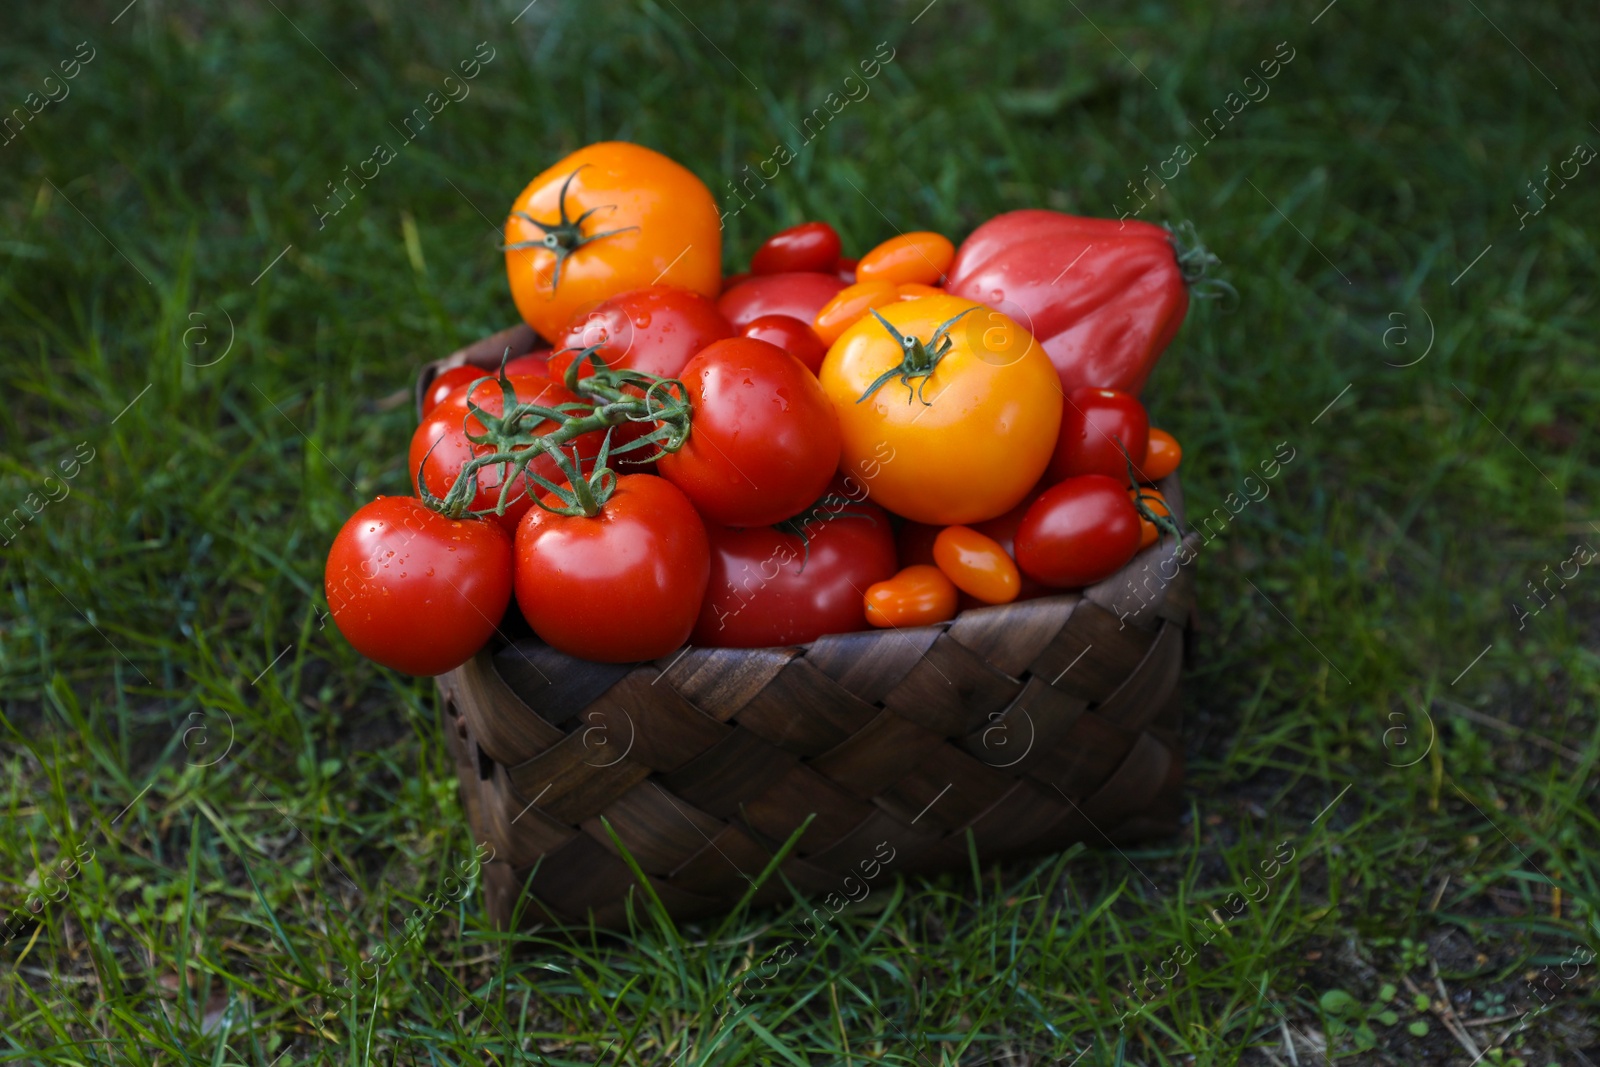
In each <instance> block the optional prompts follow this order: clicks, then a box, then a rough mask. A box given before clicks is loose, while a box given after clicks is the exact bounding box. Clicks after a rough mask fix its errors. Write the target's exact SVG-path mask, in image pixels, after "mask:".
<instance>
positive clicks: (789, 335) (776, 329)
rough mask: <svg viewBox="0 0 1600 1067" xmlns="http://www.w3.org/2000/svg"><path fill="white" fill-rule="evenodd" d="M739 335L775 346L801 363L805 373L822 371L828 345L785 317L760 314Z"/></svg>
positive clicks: (810, 329) (804, 327)
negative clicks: (803, 365) (806, 371)
mask: <svg viewBox="0 0 1600 1067" xmlns="http://www.w3.org/2000/svg"><path fill="white" fill-rule="evenodd" d="M739 332H740V333H742V334H743V335H744V336H746V337H754V338H755V339H756V340H757V341H765V342H767V343H768V344H771V345H777V346H778V347H779V348H781V349H783V350H784V351H785V352H787V353H789V354H790V355H791V356H793V357H794V358H795V359H798V360H799V361H800V362H801V363H804V364H805V367H806V370H808V371H810V372H811V373H812V374H815V373H817V371H818V370H820V369H821V368H822V357H823V356H825V355H827V354H828V346H827V345H825V344H823V343H822V340H821V338H819V337H818V336H817V334H816V331H815V330H813V329H812V328H811V327H810V326H807V325H806V324H805V323H803V322H801V321H800V320H799V319H791V318H790V317H789V316H787V315H762V316H761V317H760V318H756V319H751V320H750V324H749V325H748V326H746V327H745V328H744V329H743V330H741V331H739Z"/></svg>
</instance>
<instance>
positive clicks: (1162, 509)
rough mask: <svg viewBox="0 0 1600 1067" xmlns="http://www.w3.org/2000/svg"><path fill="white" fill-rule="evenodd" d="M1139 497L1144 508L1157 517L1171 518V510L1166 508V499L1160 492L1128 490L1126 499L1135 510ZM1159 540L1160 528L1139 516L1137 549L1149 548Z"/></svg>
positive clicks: (1155, 490)
mask: <svg viewBox="0 0 1600 1067" xmlns="http://www.w3.org/2000/svg"><path fill="white" fill-rule="evenodd" d="M1140 496H1143V497H1144V505H1145V507H1147V508H1149V509H1150V510H1151V511H1153V512H1155V513H1156V514H1157V515H1165V516H1166V517H1167V518H1169V519H1170V518H1172V508H1170V507H1168V506H1167V498H1166V497H1164V496H1162V495H1161V490H1159V489H1142V490H1141V489H1129V490H1128V499H1129V500H1132V501H1133V502H1134V506H1135V510H1137V509H1138V500H1139V497H1140ZM1159 540H1161V527H1159V526H1157V525H1156V524H1155V523H1153V522H1151V521H1150V520H1149V519H1147V518H1145V517H1144V516H1143V515H1140V516H1139V547H1140V548H1149V547H1150V546H1151V545H1153V544H1155V543H1156V542H1157V541H1159Z"/></svg>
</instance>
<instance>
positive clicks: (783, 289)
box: [717, 271, 844, 330]
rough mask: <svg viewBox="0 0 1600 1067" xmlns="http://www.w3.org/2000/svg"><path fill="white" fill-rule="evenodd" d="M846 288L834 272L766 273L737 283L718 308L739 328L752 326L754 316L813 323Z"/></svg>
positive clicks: (725, 294)
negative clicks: (834, 295) (819, 313)
mask: <svg viewBox="0 0 1600 1067" xmlns="http://www.w3.org/2000/svg"><path fill="white" fill-rule="evenodd" d="M843 288H844V282H842V281H840V280H839V279H838V278H836V277H834V276H833V275H832V274H813V273H809V272H800V271H797V272H794V273H791V274H763V275H761V276H760V277H759V278H749V279H746V280H745V281H742V282H740V283H739V284H738V285H735V286H733V287H732V288H730V289H729V290H728V291H727V292H725V293H723V294H722V297H721V298H720V299H719V300H718V301H717V310H719V311H721V312H722V314H723V316H724V317H725V318H726V319H727V320H728V321H729V322H731V323H733V328H734V329H735V330H742V329H744V328H745V327H746V326H748V325H750V322H751V320H752V319H757V318H760V317H761V316H762V315H787V316H789V317H790V318H791V319H799V320H800V321H801V322H804V323H809V322H811V320H812V319H815V318H816V317H817V312H819V311H821V310H822V305H824V304H826V303H827V302H828V301H829V300H832V299H833V294H834V293H837V292H838V291H839V290H840V289H843Z"/></svg>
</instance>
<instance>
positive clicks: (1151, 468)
mask: <svg viewBox="0 0 1600 1067" xmlns="http://www.w3.org/2000/svg"><path fill="white" fill-rule="evenodd" d="M1182 459H1183V446H1181V445H1180V444H1178V439H1177V438H1176V437H1174V436H1172V435H1171V434H1170V433H1168V432H1167V431H1165V430H1158V429H1156V428H1155V427H1154V426H1152V427H1150V447H1149V448H1147V449H1146V450H1145V454H1144V465H1143V466H1142V467H1141V468H1140V472H1141V473H1142V474H1143V475H1144V476H1145V477H1146V478H1148V479H1150V480H1151V481H1152V482H1159V481H1160V480H1161V479H1163V478H1165V477H1166V476H1167V475H1169V474H1171V473H1172V472H1173V471H1175V470H1177V469H1178V463H1179V461H1181V460H1182Z"/></svg>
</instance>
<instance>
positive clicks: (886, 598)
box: [864, 563, 956, 629]
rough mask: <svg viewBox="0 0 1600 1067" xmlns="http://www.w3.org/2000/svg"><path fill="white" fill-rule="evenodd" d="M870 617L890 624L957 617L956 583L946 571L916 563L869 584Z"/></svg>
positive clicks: (928, 622) (874, 622) (930, 622)
mask: <svg viewBox="0 0 1600 1067" xmlns="http://www.w3.org/2000/svg"><path fill="white" fill-rule="evenodd" d="M864 599H865V601H866V606H867V621H868V622H870V623H871V624H872V625H874V626H877V627H881V628H885V629H887V628H888V627H890V626H932V625H933V624H934V623H938V622H946V621H948V620H950V619H953V618H955V617H956V587H955V584H954V583H953V582H951V581H950V579H949V578H947V577H945V573H944V571H941V570H940V569H939V568H938V567H930V566H928V565H927V564H922V563H919V564H914V565H912V566H910V567H907V568H906V569H905V570H903V571H901V572H900V573H899V574H896V575H895V576H894V577H893V578H890V579H888V580H887V581H882V582H876V583H874V584H873V585H871V586H869V587H868V588H867V592H866V595H865V597H864Z"/></svg>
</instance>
